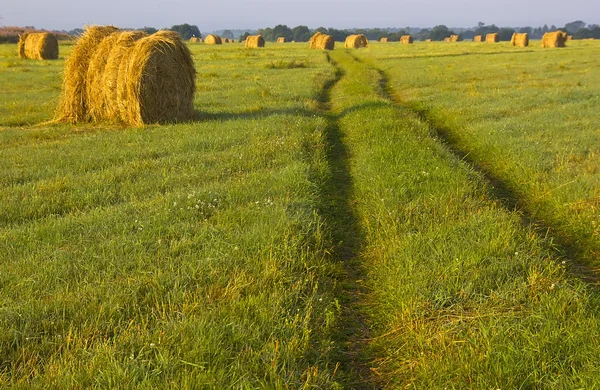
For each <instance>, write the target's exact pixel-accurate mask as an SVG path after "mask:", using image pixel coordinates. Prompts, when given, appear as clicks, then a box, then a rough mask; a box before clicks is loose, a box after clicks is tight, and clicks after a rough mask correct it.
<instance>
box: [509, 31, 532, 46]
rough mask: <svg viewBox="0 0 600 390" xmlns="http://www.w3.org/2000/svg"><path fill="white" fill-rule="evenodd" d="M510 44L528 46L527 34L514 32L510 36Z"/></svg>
mask: <svg viewBox="0 0 600 390" xmlns="http://www.w3.org/2000/svg"><path fill="white" fill-rule="evenodd" d="M510 44H511V46H517V47H527V46H529V34H527V33H514V34H513V35H512V38H510Z"/></svg>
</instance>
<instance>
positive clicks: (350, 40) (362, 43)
mask: <svg viewBox="0 0 600 390" xmlns="http://www.w3.org/2000/svg"><path fill="white" fill-rule="evenodd" d="M368 46H369V41H368V40H367V37H365V36H364V35H363V34H353V35H348V36H347V37H346V42H345V43H344V47H346V48H347V49H360V48H361V47H368Z"/></svg>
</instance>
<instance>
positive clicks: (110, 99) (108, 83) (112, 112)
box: [103, 31, 148, 120]
mask: <svg viewBox="0 0 600 390" xmlns="http://www.w3.org/2000/svg"><path fill="white" fill-rule="evenodd" d="M147 35H148V34H146V33H145V32H143V31H124V32H121V33H119V38H118V39H117V41H116V42H115V45H114V47H113V48H112V49H111V51H110V53H109V54H108V58H107V60H106V67H105V68H104V76H103V79H104V91H103V95H104V96H103V98H104V111H105V114H104V115H105V117H106V118H107V119H109V120H119V119H120V118H121V117H122V116H123V117H126V114H125V112H126V107H119V101H124V96H125V94H126V88H125V86H124V85H120V84H119V72H123V71H124V69H125V65H126V61H123V59H124V58H129V57H128V56H129V52H130V51H131V47H132V46H133V45H134V44H135V43H136V42H137V41H138V40H139V39H141V38H144V37H146V36H147ZM119 87H120V88H119ZM119 94H120V96H121V97H120V98H119ZM121 113H123V114H121Z"/></svg>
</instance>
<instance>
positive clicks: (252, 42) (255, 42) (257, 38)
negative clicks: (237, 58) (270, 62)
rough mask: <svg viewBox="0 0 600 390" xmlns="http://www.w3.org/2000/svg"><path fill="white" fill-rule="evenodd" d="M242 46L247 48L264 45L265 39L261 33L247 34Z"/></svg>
mask: <svg viewBox="0 0 600 390" xmlns="http://www.w3.org/2000/svg"><path fill="white" fill-rule="evenodd" d="M244 46H245V47H248V48H255V47H265V39H264V38H263V37H262V35H249V36H248V37H247V38H246V43H245V44H244Z"/></svg>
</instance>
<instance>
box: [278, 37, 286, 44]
mask: <svg viewBox="0 0 600 390" xmlns="http://www.w3.org/2000/svg"><path fill="white" fill-rule="evenodd" d="M277 43H285V37H279V38H277Z"/></svg>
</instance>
